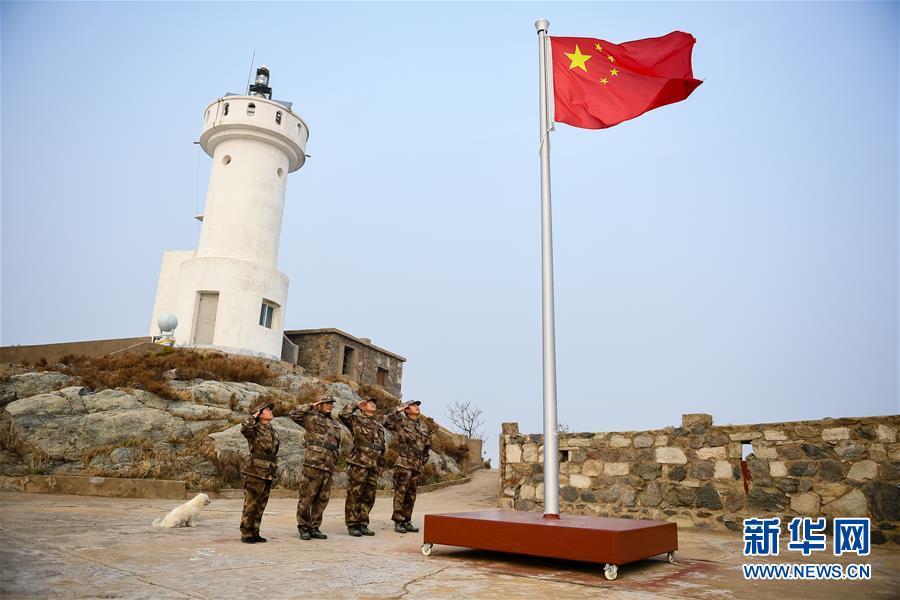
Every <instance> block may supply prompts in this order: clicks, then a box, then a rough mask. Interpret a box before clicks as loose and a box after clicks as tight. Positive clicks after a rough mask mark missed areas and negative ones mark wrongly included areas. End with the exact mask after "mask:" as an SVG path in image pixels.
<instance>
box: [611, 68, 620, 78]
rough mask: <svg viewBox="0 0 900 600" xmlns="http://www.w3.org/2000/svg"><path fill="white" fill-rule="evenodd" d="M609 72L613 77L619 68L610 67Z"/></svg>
mask: <svg viewBox="0 0 900 600" xmlns="http://www.w3.org/2000/svg"><path fill="white" fill-rule="evenodd" d="M609 74H610V75H612V76H613V77H615V76H616V75H618V74H619V70H618V69H610V70H609Z"/></svg>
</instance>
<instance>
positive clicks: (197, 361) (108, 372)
mask: <svg viewBox="0 0 900 600" xmlns="http://www.w3.org/2000/svg"><path fill="white" fill-rule="evenodd" d="M45 362H46V361H45ZM60 364H61V365H62V368H60V365H55V366H54V368H56V369H59V370H60V371H62V372H64V373H66V374H68V375H72V376H75V377H78V379H79V383H80V384H81V385H83V386H85V387H87V388H90V389H92V390H103V389H115V388H126V389H135V390H145V391H148V392H151V393H153V394H156V395H158V396H161V397H163V398H167V399H169V400H179V399H183V398H181V397H180V395H179V393H178V391H177V390H175V389H173V388H172V386H170V385H169V379H167V377H166V376H165V375H164V374H165V373H166V372H168V371H172V370H173V369H174V374H175V377H176V378H178V379H188V380H189V379H210V380H214V381H241V382H251V383H258V384H260V385H268V384H270V383H271V382H272V379H273V375H274V374H273V372H272V371H271V370H270V369H269V367H268V366H267V365H266V363H265V362H264V361H262V360H261V359H258V358H252V357H248V356H233V355H228V354H223V353H219V352H197V351H193V350H181V349H179V350H172V351H170V352H164V353H151V352H148V353H146V354H143V355H140V354H134V353H123V354H115V355H108V356H102V357H99V358H88V357H86V356H71V355H69V356H64V357H63V358H62V359H61V360H60ZM39 368H40V369H42V370H47V369H48V368H49V367H46V365H44V366H41V367H39Z"/></svg>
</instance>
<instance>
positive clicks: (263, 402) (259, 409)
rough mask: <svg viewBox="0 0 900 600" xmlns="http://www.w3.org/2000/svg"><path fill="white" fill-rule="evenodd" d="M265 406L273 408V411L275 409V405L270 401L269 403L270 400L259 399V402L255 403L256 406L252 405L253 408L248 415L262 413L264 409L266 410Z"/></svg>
mask: <svg viewBox="0 0 900 600" xmlns="http://www.w3.org/2000/svg"><path fill="white" fill-rule="evenodd" d="M267 406H268V407H269V408H273V409H274V408H275V403H274V402H272V401H270V400H267V399H265V398H260V399H259V400H257V401H256V404H254V405H253V407H252V408H251V409H250V414H251V415H252V414H254V413H256V412H262V410H263V409H264V408H266V407H267Z"/></svg>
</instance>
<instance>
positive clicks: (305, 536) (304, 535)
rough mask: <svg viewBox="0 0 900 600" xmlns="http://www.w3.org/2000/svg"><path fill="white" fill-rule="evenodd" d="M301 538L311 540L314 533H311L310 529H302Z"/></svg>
mask: <svg viewBox="0 0 900 600" xmlns="http://www.w3.org/2000/svg"><path fill="white" fill-rule="evenodd" d="M300 539H301V540H309V539H312V535H310V533H309V529H303V530H301V531H300Z"/></svg>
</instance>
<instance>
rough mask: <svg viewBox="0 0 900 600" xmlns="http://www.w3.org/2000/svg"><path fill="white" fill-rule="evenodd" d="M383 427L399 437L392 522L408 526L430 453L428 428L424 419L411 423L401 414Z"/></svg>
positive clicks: (388, 420) (389, 418)
mask: <svg viewBox="0 0 900 600" xmlns="http://www.w3.org/2000/svg"><path fill="white" fill-rule="evenodd" d="M408 404H411V403H408ZM384 426H385V427H386V428H388V429H390V430H391V431H393V432H394V433H395V434H396V436H397V445H398V453H399V455H400V457H399V458H398V459H397V462H396V463H395V464H394V514H393V515H391V520H392V521H394V522H395V523H398V524H400V523H409V522H410V520H411V519H412V512H413V507H414V506H415V504H416V484H417V483H418V482H419V476H420V475H421V473H422V469H423V468H424V467H425V463H426V462H428V451H429V450H430V449H431V443H430V442H429V440H428V427H427V426H426V425H425V423H424V422H423V421H422V419H412V418H410V417H408V416H407V415H406V413H404V412H402V411H401V412H395V413H392V414H390V415H388V416H387V418H386V419H385V421H384Z"/></svg>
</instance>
